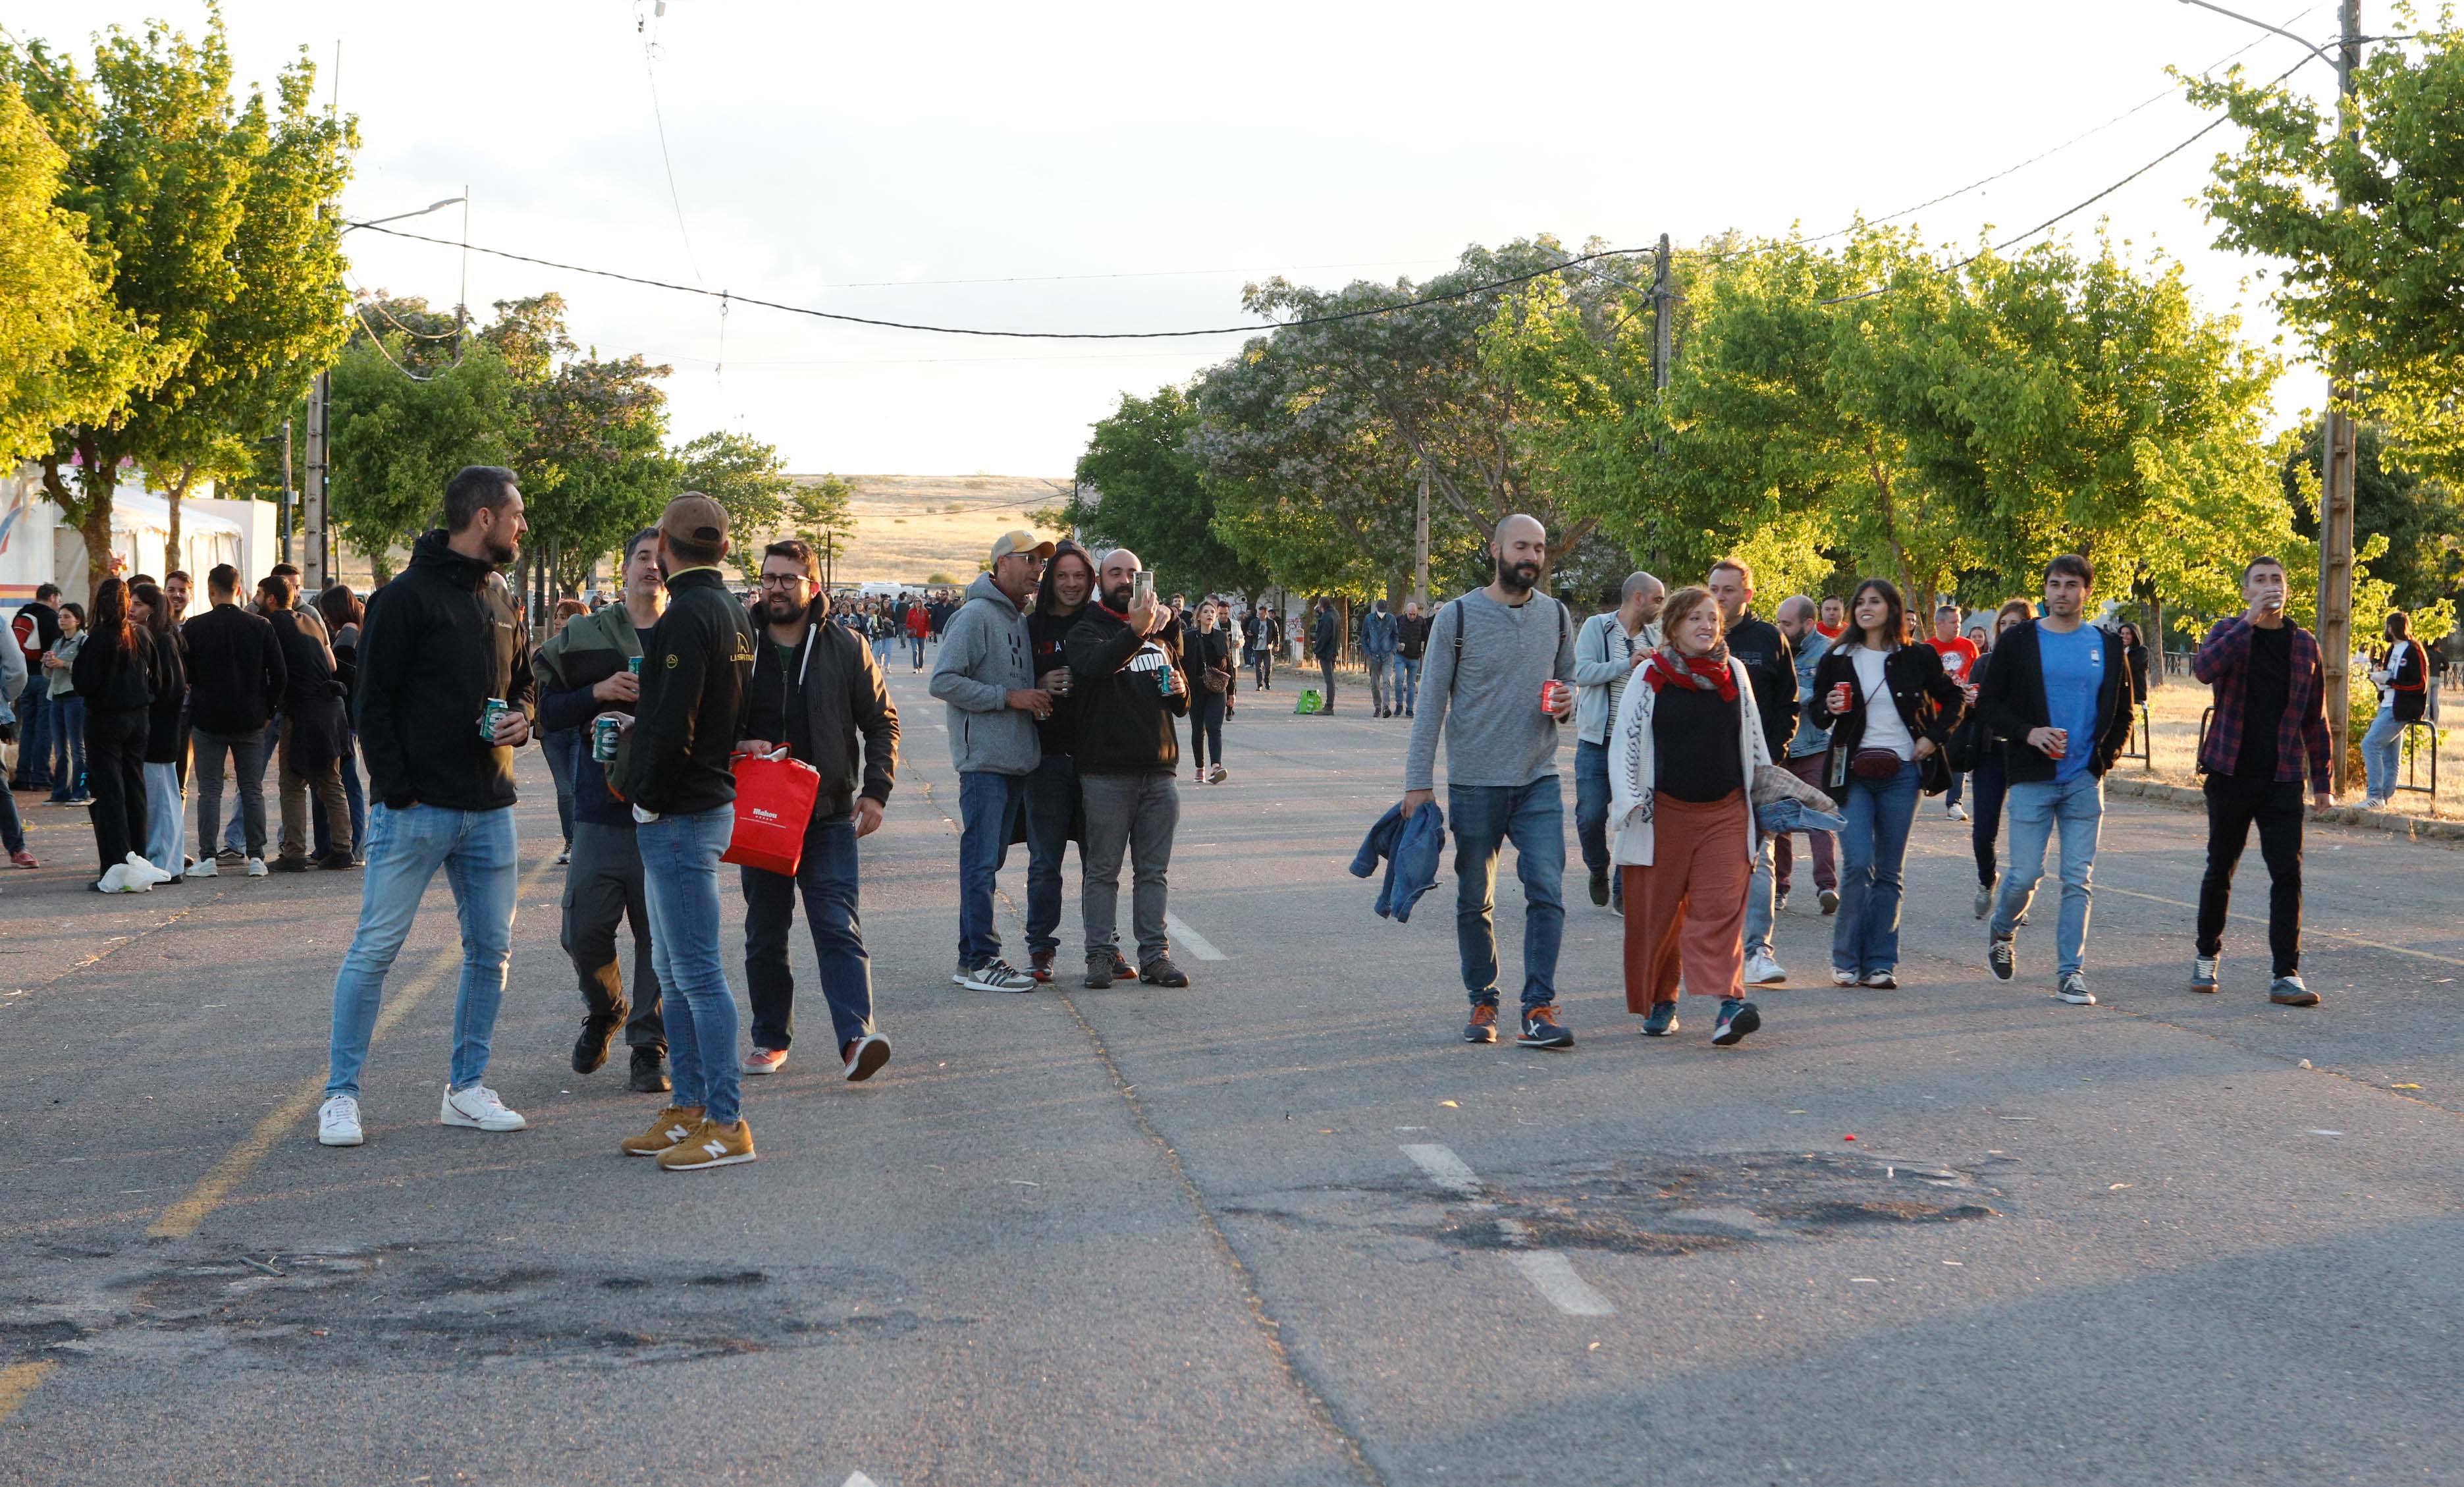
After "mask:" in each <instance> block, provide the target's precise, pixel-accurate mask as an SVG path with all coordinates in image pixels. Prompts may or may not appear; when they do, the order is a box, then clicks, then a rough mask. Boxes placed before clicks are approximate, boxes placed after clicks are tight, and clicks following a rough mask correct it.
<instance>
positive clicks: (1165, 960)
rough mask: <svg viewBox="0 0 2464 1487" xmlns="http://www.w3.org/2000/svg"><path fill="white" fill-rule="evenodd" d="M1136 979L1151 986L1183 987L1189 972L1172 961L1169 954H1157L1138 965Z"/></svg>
mask: <svg viewBox="0 0 2464 1487" xmlns="http://www.w3.org/2000/svg"><path fill="white" fill-rule="evenodd" d="M1138 979H1139V980H1140V981H1143V982H1145V983H1146V984H1147V985H1148V986H1151V987H1185V986H1187V985H1189V973H1188V972H1187V971H1185V970H1182V969H1181V968H1180V967H1179V966H1177V965H1174V964H1173V963H1172V957H1171V956H1169V955H1158V956H1156V957H1155V959H1154V960H1151V961H1149V962H1147V963H1146V964H1145V965H1141V966H1139V967H1138Z"/></svg>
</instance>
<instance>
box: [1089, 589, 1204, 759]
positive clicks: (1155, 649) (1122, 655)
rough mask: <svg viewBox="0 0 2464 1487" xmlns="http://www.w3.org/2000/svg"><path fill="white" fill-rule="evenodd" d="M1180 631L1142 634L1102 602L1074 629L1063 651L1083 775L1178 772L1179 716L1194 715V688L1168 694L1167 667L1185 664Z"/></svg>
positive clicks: (1172, 627)
mask: <svg viewBox="0 0 2464 1487" xmlns="http://www.w3.org/2000/svg"><path fill="white" fill-rule="evenodd" d="M1179 651H1180V627H1179V626H1177V625H1173V624H1169V623H1167V624H1165V625H1164V626H1163V627H1162V628H1161V629H1159V630H1157V631H1156V632H1155V633H1154V634H1152V635H1147V636H1143V637H1142V636H1140V635H1139V634H1138V633H1137V632H1135V631H1133V630H1132V629H1130V625H1129V621H1128V620H1126V619H1124V618H1122V617H1121V616H1120V615H1118V614H1115V613H1113V612H1112V611H1111V610H1109V609H1106V608H1105V607H1104V606H1103V605H1101V604H1090V605H1089V606H1087V610H1086V612H1085V613H1084V614H1083V615H1081V616H1080V618H1079V620H1078V623H1077V624H1076V625H1074V626H1072V627H1071V628H1070V631H1069V640H1068V644H1067V648H1066V651H1065V654H1066V655H1067V656H1068V657H1069V674H1070V677H1072V678H1073V679H1072V682H1071V685H1072V688H1073V690H1074V691H1075V692H1076V694H1077V702H1078V748H1077V760H1078V772H1079V773H1080V774H1170V773H1172V772H1173V771H1174V770H1176V769H1177V768H1179V767H1180V734H1179V730H1177V729H1176V728H1175V727H1174V726H1173V722H1172V721H1173V720H1174V719H1175V718H1180V717H1185V716H1187V714H1188V712H1189V687H1188V684H1187V681H1186V679H1185V678H1184V680H1183V682H1182V685H1181V687H1180V690H1179V691H1177V692H1176V693H1174V694H1173V695H1172V696H1170V697H1166V696H1165V695H1164V694H1163V691H1162V688H1161V685H1160V678H1161V677H1162V676H1163V674H1164V672H1165V670H1166V669H1171V670H1174V671H1177V670H1179V667H1180V655H1179Z"/></svg>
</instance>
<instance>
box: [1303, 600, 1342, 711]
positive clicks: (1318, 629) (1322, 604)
mask: <svg viewBox="0 0 2464 1487" xmlns="http://www.w3.org/2000/svg"><path fill="white" fill-rule="evenodd" d="M1309 646H1310V648H1311V649H1312V650H1314V651H1316V653H1317V674H1318V678H1319V684H1320V685H1322V686H1324V687H1325V688H1326V698H1325V700H1324V704H1323V705H1321V706H1320V707H1319V708H1318V711H1319V712H1321V713H1331V712H1333V711H1334V657H1335V653H1336V652H1337V651H1339V650H1340V649H1342V646H1343V625H1342V623H1341V622H1340V621H1338V620H1336V619H1335V617H1334V601H1333V600H1331V599H1320V600H1319V601H1318V602H1317V618H1316V619H1314V620H1312V621H1310V622H1309Z"/></svg>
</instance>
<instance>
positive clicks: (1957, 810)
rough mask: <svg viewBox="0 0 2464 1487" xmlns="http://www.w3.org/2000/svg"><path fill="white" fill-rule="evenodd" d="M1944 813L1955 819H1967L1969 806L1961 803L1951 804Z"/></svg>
mask: <svg viewBox="0 0 2464 1487" xmlns="http://www.w3.org/2000/svg"><path fill="white" fill-rule="evenodd" d="M1943 814H1945V815H1947V816H1948V817H1950V818H1951V819H1952V820H1954V821H1965V820H1967V819H1968V808H1967V807H1966V806H1960V805H1953V806H1949V807H1947V808H1946V809H1945V810H1944V811H1943Z"/></svg>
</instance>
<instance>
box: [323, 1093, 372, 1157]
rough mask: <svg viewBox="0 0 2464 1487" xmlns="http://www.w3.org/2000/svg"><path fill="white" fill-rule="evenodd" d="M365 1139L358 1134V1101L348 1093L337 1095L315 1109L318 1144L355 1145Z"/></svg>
mask: <svg viewBox="0 0 2464 1487" xmlns="http://www.w3.org/2000/svg"><path fill="white" fill-rule="evenodd" d="M365 1140H367V1138H366V1137H364V1136H362V1135H361V1134H360V1102H359V1101H358V1100H356V1099H352V1098H351V1097H350V1096H348V1095H337V1096H335V1097H334V1098H333V1099H328V1100H326V1101H325V1103H324V1104H323V1105H322V1106H321V1107H319V1109H318V1111H317V1144H318V1145H319V1146H356V1145H358V1144H359V1143H362V1142H363V1141H365Z"/></svg>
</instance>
